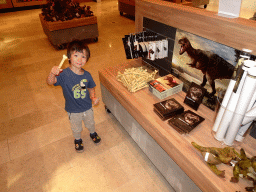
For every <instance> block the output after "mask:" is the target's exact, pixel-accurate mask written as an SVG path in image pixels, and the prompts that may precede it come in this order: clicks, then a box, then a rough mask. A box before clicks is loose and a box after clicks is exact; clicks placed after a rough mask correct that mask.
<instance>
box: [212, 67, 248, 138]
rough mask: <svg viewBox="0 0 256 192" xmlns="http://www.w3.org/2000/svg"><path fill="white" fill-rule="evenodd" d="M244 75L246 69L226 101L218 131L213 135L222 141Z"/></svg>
mask: <svg viewBox="0 0 256 192" xmlns="http://www.w3.org/2000/svg"><path fill="white" fill-rule="evenodd" d="M246 75H247V71H244V73H243V75H242V78H241V80H240V83H239V86H238V88H237V91H236V92H232V94H231V97H230V99H229V101H228V104H227V108H226V109H225V112H224V114H223V116H222V119H221V122H220V125H219V128H218V131H217V132H216V134H215V136H214V137H215V139H217V140H218V141H223V140H224V137H225V134H226V132H227V130H228V127H229V124H230V121H231V119H232V117H233V113H234V111H235V108H236V104H237V101H238V98H239V95H240V93H241V90H242V87H243V84H244V80H245V77H246Z"/></svg>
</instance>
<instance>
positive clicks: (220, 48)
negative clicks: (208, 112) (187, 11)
mask: <svg viewBox="0 0 256 192" xmlns="http://www.w3.org/2000/svg"><path fill="white" fill-rule="evenodd" d="M239 55H240V51H239V50H236V49H234V48H231V47H228V46H226V45H222V44H219V43H216V42H214V41H211V40H208V39H205V38H202V37H199V36H197V35H194V34H192V33H189V32H186V31H182V30H180V29H177V31H176V37H175V43H174V49H173V58H172V69H173V70H174V71H176V73H178V74H179V76H180V78H181V80H182V81H184V85H185V86H184V89H185V92H186V91H188V89H189V86H190V82H195V83H197V84H198V85H201V86H202V87H204V88H205V89H206V90H207V92H208V100H207V101H203V103H204V104H206V105H207V106H208V107H209V108H211V109H212V110H214V109H215V106H216V96H217V95H218V92H219V90H225V89H226V88H227V86H228V84H229V81H230V79H231V77H232V74H233V71H234V68H235V65H236V63H237V61H238V57H239ZM186 82H187V83H186ZM186 85H187V87H186ZM214 97H215V98H214ZM209 98H210V100H209Z"/></svg>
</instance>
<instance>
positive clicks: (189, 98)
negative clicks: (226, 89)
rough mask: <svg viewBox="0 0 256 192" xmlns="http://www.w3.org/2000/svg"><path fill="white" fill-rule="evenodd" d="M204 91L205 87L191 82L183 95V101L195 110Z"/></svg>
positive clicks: (200, 101)
mask: <svg viewBox="0 0 256 192" xmlns="http://www.w3.org/2000/svg"><path fill="white" fill-rule="evenodd" d="M205 92H206V89H205V88H203V87H201V86H200V85H197V84H196V83H194V82H192V83H191V85H190V87H189V90H188V92H187V95H186V97H185V100H184V103H186V104H187V105H189V106H190V107H191V108H193V109H194V110H197V109H198V107H199V105H200V104H201V103H202V100H203V97H204V94H205Z"/></svg>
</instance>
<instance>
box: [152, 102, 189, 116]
mask: <svg viewBox="0 0 256 192" xmlns="http://www.w3.org/2000/svg"><path fill="white" fill-rule="evenodd" d="M153 106H154V109H155V110H156V111H157V112H158V113H159V114H160V115H161V116H163V117H165V116H172V115H176V114H180V113H182V112H183V111H184V107H183V106H182V105H181V104H180V103H179V102H178V101H176V100H175V99H174V98H171V99H167V100H165V101H161V102H159V103H155V104H154V105H153Z"/></svg>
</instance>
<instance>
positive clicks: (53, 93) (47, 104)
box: [0, 0, 216, 192]
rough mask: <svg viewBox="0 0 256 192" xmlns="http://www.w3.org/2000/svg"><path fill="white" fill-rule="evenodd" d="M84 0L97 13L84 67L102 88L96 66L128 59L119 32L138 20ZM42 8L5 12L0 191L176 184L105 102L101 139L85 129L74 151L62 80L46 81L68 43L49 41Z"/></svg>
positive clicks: (1, 19) (0, 19)
mask: <svg viewBox="0 0 256 192" xmlns="http://www.w3.org/2000/svg"><path fill="white" fill-rule="evenodd" d="M85 4H86V5H89V6H91V10H92V11H94V14H95V15H96V16H97V17H98V27H99V41H98V42H97V43H95V42H92V41H90V42H89V47H90V50H91V58H90V61H89V63H88V64H87V65H86V67H85V68H86V69H87V70H88V71H90V72H91V74H92V76H93V77H94V79H95V81H96V84H97V85H98V86H97V88H96V93H97V95H98V96H100V95H101V90H100V86H99V77H98V70H100V69H102V68H104V67H107V66H114V65H118V64H120V63H121V62H123V61H125V60H126V58H125V53H124V49H123V44H122V41H121V38H122V37H123V36H124V35H126V34H129V33H132V32H134V20H132V19H131V18H127V17H121V16H119V12H118V5H117V1H116V0H102V2H101V3H96V2H87V3H85ZM214 6H215V7H216V4H214V3H212V4H210V5H209V6H208V9H210V10H216V8H214ZM39 13H41V10H40V9H35V10H26V11H18V12H9V13H1V14H0V55H1V56H0V191H1V192H2V191H3V192H6V191H10V192H11V191H19V192H21V191H26V192H29V191H31V192H42V191H47V192H49V191H61V192H63V191H67V192H75V191H79V192H80V191H90V192H94V191H103V192H107V191H116V192H120V191H122V192H123V191H124V192H125V191H127V192H130V191H133V192H136V191H147V192H149V191H152V192H155V191H159V192H164V191H166V192H167V191H173V189H172V188H171V186H170V185H169V184H168V183H167V181H166V180H165V179H164V178H163V177H162V175H161V174H160V173H159V172H158V171H157V170H156V168H155V167H154V166H153V165H152V163H151V162H150V161H149V159H148V158H147V157H146V156H145V155H144V153H143V152H142V151H141V150H140V149H139V148H138V147H137V145H136V144H135V143H134V142H133V140H132V139H131V138H130V137H129V135H128V134H127V133H126V131H124V129H123V128H122V126H121V125H120V124H119V123H118V121H117V120H116V119H115V118H114V117H113V116H112V115H111V114H108V113H106V112H105V109H104V105H103V103H102V102H101V103H100V105H99V106H97V107H95V108H94V112H95V121H96V129H97V131H98V132H99V134H100V136H101V137H102V142H101V143H100V144H98V145H95V144H94V143H92V141H91V140H90V139H89V135H88V131H87V130H86V129H85V130H84V132H83V135H82V138H83V139H84V143H85V151H84V153H81V154H78V153H76V152H75V150H74V144H73V137H72V135H71V131H70V128H69V122H68V118H67V115H66V112H65V111H64V98H63V96H62V91H61V88H60V87H53V86H48V85H47V84H46V81H45V80H46V77H47V75H48V73H49V71H50V69H51V68H52V66H54V65H58V64H59V62H60V61H61V59H62V55H63V54H66V50H56V49H55V48H54V47H53V46H52V45H51V44H50V42H49V41H48V39H47V37H46V35H45V34H44V33H43V30H42V27H41V24H40V21H39V16H38V15H39ZM67 66H68V62H65V64H64V67H67Z"/></svg>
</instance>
